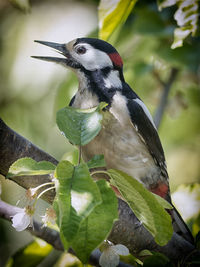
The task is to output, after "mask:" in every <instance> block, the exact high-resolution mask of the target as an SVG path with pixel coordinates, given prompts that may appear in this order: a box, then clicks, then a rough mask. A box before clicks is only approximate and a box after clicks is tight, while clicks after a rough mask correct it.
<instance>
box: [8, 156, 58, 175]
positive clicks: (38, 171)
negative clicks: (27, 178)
mask: <svg viewBox="0 0 200 267" xmlns="http://www.w3.org/2000/svg"><path fill="white" fill-rule="evenodd" d="M55 168H56V166H55V165H54V164H53V163H51V162H49V161H39V162H37V161H35V160H33V159H32V158H21V159H18V160H17V161H15V162H14V163H13V164H12V165H11V166H10V168H9V171H8V175H7V178H9V177H12V176H23V175H44V174H49V173H53V172H54V170H55Z"/></svg>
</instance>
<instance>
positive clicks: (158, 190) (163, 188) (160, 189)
mask: <svg viewBox="0 0 200 267" xmlns="http://www.w3.org/2000/svg"><path fill="white" fill-rule="evenodd" d="M150 191H151V192H152V193H154V194H156V195H159V196H160V197H162V198H166V197H167V195H168V193H169V186H168V185H167V184H165V183H159V184H158V186H156V187H154V188H151V189H150Z"/></svg>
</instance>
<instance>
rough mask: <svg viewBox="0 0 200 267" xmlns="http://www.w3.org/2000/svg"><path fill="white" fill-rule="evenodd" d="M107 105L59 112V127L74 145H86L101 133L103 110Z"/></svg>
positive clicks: (68, 108) (69, 108) (66, 108)
mask: <svg viewBox="0 0 200 267" xmlns="http://www.w3.org/2000/svg"><path fill="white" fill-rule="evenodd" d="M106 105H107V104H105V103H100V105H99V106H98V107H95V108H91V109H88V110H83V109H82V110H81V109H75V108H73V107H65V108H63V109H61V110H59V111H58V112H57V118H56V122H57V125H58V127H59V129H60V131H61V132H62V133H63V134H64V135H65V136H66V137H67V138H68V139H69V141H70V142H71V143H72V144H74V145H80V146H83V145H86V144H88V143H89V142H90V141H91V140H92V139H93V138H94V137H95V136H96V135H97V134H98V133H99V132H100V130H101V121H102V118H103V115H102V114H101V110H102V109H103V108H104V107H105V106H106Z"/></svg>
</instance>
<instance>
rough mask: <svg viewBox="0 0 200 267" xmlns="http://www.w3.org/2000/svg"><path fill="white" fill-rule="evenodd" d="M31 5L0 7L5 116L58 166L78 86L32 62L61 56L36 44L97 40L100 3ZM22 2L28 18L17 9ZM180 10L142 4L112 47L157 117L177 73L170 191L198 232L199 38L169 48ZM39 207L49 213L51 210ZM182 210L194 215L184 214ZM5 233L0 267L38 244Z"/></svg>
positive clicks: (167, 141)
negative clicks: (64, 124)
mask: <svg viewBox="0 0 200 267" xmlns="http://www.w3.org/2000/svg"><path fill="white" fill-rule="evenodd" d="M30 2H31V8H29V7H28V5H27V3H28V2H27V1H25V0H19V1H15V0H12V1H10V2H9V1H7V0H1V2H0V81H1V82H0V117H1V118H2V119H3V120H4V121H5V122H6V124H7V125H8V126H9V127H11V128H12V129H14V130H15V131H16V132H18V133H19V134H21V135H23V136H24V137H26V138H27V139H29V140H30V141H31V142H33V143H34V144H35V145H37V146H39V147H40V148H42V149H43V150H44V151H46V152H48V153H49V154H51V155H52V156H54V157H55V158H56V159H58V160H60V159H61V158H62V157H63V155H64V154H65V153H68V152H71V151H73V150H74V148H73V147H72V146H71V145H70V144H68V143H67V142H66V139H65V138H64V137H63V136H62V135H61V134H60V132H59V130H58V128H57V126H56V123H55V114H56V111H57V110H58V109H60V108H62V107H64V106H66V105H68V103H69V101H70V99H71V97H72V96H73V95H74V94H75V92H76V90H77V87H78V82H77V80H76V77H75V75H74V74H73V73H72V72H70V71H68V70H66V69H64V68H62V67H61V66H58V65H55V64H52V63H48V62H42V61H37V60H35V59H33V58H31V57H30V56H31V55H55V53H54V52H52V51H51V49H48V48H47V47H42V46H41V45H39V44H36V43H34V40H45V41H52V42H60V43H64V42H68V41H70V40H72V39H75V38H77V37H83V36H88V35H89V36H90V37H97V36H98V30H97V29H98V15H97V7H98V4H99V1H94V0H85V1H76V0H74V1H68V0H56V1H55V0H44V1H39V0H32V1H30ZM11 3H12V4H11ZM13 3H14V5H13ZM19 3H20V4H21V5H22V6H23V8H22V9H24V10H25V11H26V12H24V11H22V10H21V9H20V8H19ZM16 4H18V5H16ZM175 11H176V8H175V7H174V6H173V7H170V8H165V9H163V10H162V11H158V7H157V3H156V1H155V0H152V1H148V0H146V1H145V0H139V1H138V2H137V3H136V5H135V7H134V9H133V11H132V13H131V14H130V16H129V17H128V19H127V21H126V23H125V24H124V25H123V27H121V29H120V31H119V30H118V31H117V32H115V33H114V35H113V36H112V37H111V39H110V40H109V41H110V42H111V43H112V44H113V45H114V46H115V47H116V48H117V50H118V51H119V53H120V54H121V56H122V58H123V61H124V74H125V79H126V81H127V82H128V83H129V84H130V86H131V87H132V88H133V89H134V90H135V91H136V92H137V94H138V95H139V96H140V97H141V98H142V100H143V101H144V102H145V104H146V105H147V107H148V108H149V110H150V111H151V113H152V115H154V114H155V112H156V110H157V107H158V105H159V103H160V102H159V101H160V97H161V95H162V92H163V88H164V86H163V82H168V80H169V77H170V73H171V71H172V69H176V70H177V76H176V79H175V80H174V81H173V83H172V86H171V88H170V93H169V97H168V104H167V107H166V110H165V113H164V116H163V118H162V121H161V125H160V127H159V134H160V138H161V141H162V144H163V148H164V151H165V155H166V160H167V165H168V171H169V177H170V186H171V191H172V192H175V191H176V192H175V193H174V201H175V204H176V201H177V203H178V204H177V206H178V208H179V210H180V212H182V215H183V217H184V218H185V219H186V220H188V222H190V226H191V227H192V229H193V231H194V233H197V231H198V229H199V221H200V216H199V206H200V188H199V182H200V87H199V84H200V38H199V37H189V38H187V40H186V41H185V42H184V45H183V46H182V47H180V48H176V49H173V50H172V49H171V44H172V42H173V32H174V29H175V28H176V22H175V20H174V18H173V16H174V12H175ZM0 181H1V182H2V187H3V190H2V191H3V192H2V199H3V200H5V201H7V202H9V203H11V204H16V202H17V200H18V199H19V198H20V195H21V190H20V189H19V187H17V186H16V185H14V184H13V183H11V182H7V181H6V182H5V179H4V178H3V177H1V180H0ZM180 185H181V186H180ZM185 185H190V187H186V186H185ZM16 187H17V189H18V190H16ZM177 190H178V191H177ZM177 194H178V195H177ZM188 196H189V197H188ZM184 197H185V198H184ZM177 199H178V200H177ZM41 205H42V209H44V207H45V204H44V203H43V204H41ZM181 206H182V207H183V208H184V209H185V210H188V212H189V213H187V212H186V214H184V209H183V210H181ZM191 210H192V211H193V212H191ZM39 213H40V210H39V211H38V214H39ZM188 214H189V215H188ZM0 228H1V229H0V231H1V242H0V246H1V247H0V255H1V259H2V261H0V263H1V262H4V261H5V260H6V259H7V258H8V256H9V255H10V254H12V253H13V252H15V251H16V250H17V249H19V248H20V247H21V246H22V245H24V244H26V243H27V242H29V241H30V240H31V239H32V238H31V236H30V235H29V234H27V233H26V232H24V233H16V232H15V230H13V229H12V227H11V225H10V223H7V222H4V221H3V220H2V219H1V220H0ZM13 240H14V241H13ZM14 243H16V244H15V246H13V244H14ZM5 251H6V253H5Z"/></svg>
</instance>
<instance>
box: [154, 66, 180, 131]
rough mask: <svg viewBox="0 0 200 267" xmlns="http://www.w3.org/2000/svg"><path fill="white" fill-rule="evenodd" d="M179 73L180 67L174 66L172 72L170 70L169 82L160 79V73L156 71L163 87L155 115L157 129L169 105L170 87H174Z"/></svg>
mask: <svg viewBox="0 0 200 267" xmlns="http://www.w3.org/2000/svg"><path fill="white" fill-rule="evenodd" d="M177 74H178V69H176V68H172V69H171V72H170V75H169V78H168V81H167V82H163V81H162V80H161V79H160V76H159V75H158V73H155V72H154V76H155V75H156V78H157V80H158V81H159V83H160V84H161V85H162V87H163V91H162V95H161V98H160V103H159V106H158V108H157V110H156V112H155V115H154V123H155V125H156V127H157V129H158V128H159V126H160V123H161V120H162V117H163V114H164V111H165V108H166V106H167V100H168V96H169V92H170V89H171V87H172V84H173V82H174V81H175V79H176V77H177Z"/></svg>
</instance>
